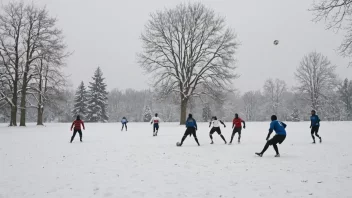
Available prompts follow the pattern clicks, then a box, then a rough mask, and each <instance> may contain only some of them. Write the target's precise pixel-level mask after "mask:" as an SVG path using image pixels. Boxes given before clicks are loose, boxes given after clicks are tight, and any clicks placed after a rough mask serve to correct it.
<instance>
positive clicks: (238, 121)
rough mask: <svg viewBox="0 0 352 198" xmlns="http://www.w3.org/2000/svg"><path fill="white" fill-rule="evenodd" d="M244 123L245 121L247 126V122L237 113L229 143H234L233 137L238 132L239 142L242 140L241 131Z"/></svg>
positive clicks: (244, 125)
mask: <svg viewBox="0 0 352 198" xmlns="http://www.w3.org/2000/svg"><path fill="white" fill-rule="evenodd" d="M242 123H243V128H244V129H245V128H246V123H245V121H244V120H242V119H241V118H240V117H238V114H237V113H236V114H235V118H234V119H233V121H232V128H233V131H232V135H231V141H230V143H229V144H232V140H233V137H235V134H236V133H238V143H240V141H241V131H242Z"/></svg>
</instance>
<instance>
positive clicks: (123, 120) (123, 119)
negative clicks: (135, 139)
mask: <svg viewBox="0 0 352 198" xmlns="http://www.w3.org/2000/svg"><path fill="white" fill-rule="evenodd" d="M127 123H128V120H127V119H126V117H123V118H122V120H121V124H122V128H121V131H123V128H124V127H126V131H127Z"/></svg>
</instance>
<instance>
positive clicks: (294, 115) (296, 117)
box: [291, 108, 300, 122]
mask: <svg viewBox="0 0 352 198" xmlns="http://www.w3.org/2000/svg"><path fill="white" fill-rule="evenodd" d="M291 119H292V121H293V122H299V121H300V119H299V112H298V109H297V108H294V109H293V113H292V114H291Z"/></svg>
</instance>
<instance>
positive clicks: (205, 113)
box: [202, 103, 211, 122]
mask: <svg viewBox="0 0 352 198" xmlns="http://www.w3.org/2000/svg"><path fill="white" fill-rule="evenodd" d="M210 117H211V110H210V107H209V104H208V103H206V104H205V106H204V107H203V112H202V118H203V121H204V122H208V121H209V120H210Z"/></svg>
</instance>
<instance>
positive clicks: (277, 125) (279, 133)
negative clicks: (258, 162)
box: [255, 115, 287, 157]
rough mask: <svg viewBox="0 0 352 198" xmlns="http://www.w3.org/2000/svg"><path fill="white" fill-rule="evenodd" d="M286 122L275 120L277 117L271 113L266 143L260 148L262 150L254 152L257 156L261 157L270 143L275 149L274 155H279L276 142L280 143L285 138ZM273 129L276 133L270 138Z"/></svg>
mask: <svg viewBox="0 0 352 198" xmlns="http://www.w3.org/2000/svg"><path fill="white" fill-rule="evenodd" d="M286 126H287V125H286V124H285V123H283V122H280V121H278V120H277V117H276V115H272V116H271V123H270V129H269V133H268V136H267V137H266V140H267V142H266V144H265V146H264V148H263V150H262V152H260V153H255V154H256V155H258V156H259V157H262V156H263V154H264V153H265V151H266V150H267V149H268V148H269V146H270V145H272V146H273V147H274V149H275V152H276V155H275V157H280V153H279V148H278V147H277V145H276V144H277V143H279V144H281V143H282V142H283V141H284V140H285V138H286V130H285V128H286ZM273 131H275V133H276V135H275V136H274V137H273V138H271V139H270V140H269V138H270V134H271V133H272V132H273Z"/></svg>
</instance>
